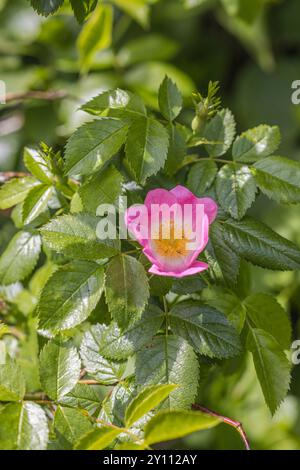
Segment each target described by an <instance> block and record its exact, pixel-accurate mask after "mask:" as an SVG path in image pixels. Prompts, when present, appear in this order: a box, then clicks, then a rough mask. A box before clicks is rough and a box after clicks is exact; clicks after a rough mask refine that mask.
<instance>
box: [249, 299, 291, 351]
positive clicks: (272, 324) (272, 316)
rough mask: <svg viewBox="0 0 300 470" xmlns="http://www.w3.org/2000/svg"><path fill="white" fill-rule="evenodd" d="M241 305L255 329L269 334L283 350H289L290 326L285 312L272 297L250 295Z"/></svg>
mask: <svg viewBox="0 0 300 470" xmlns="http://www.w3.org/2000/svg"><path fill="white" fill-rule="evenodd" d="M243 304H244V306H245V308H246V311H247V315H248V318H249V319H250V321H251V323H253V325H254V327H255V328H259V329H261V330H265V331H266V332H267V333H270V334H271V335H272V336H273V337H274V338H275V339H276V341H277V342H278V343H279V344H280V346H281V347H282V348H283V349H290V346H291V324H290V321H289V319H288V316H287V314H286V312H285V311H284V309H283V308H282V307H281V305H280V304H279V303H278V302H277V300H276V299H274V297H272V296H271V295H268V294H252V295H249V297H247V298H246V299H245V300H244V302H243Z"/></svg>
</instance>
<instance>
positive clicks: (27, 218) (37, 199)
mask: <svg viewBox="0 0 300 470" xmlns="http://www.w3.org/2000/svg"><path fill="white" fill-rule="evenodd" d="M53 194H54V188H53V186H49V185H48V184H39V185H38V186H35V187H34V188H32V189H31V190H30V191H29V193H28V194H27V196H26V198H25V201H24V204H23V206H22V217H23V223H24V225H27V224H30V223H31V222H32V221H33V220H34V219H36V218H37V217H38V216H39V215H40V214H42V213H43V212H44V211H45V210H46V209H47V207H48V202H49V201H50V199H51V198H52V196H53Z"/></svg>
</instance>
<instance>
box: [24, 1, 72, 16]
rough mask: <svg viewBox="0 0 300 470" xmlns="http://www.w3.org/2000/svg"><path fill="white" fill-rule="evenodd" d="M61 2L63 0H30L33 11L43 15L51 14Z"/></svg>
mask: <svg viewBox="0 0 300 470" xmlns="http://www.w3.org/2000/svg"><path fill="white" fill-rule="evenodd" d="M63 2H64V0H30V3H31V5H32V6H33V8H34V9H35V11H36V12H37V13H39V14H40V15H43V16H48V15H52V14H53V13H54V12H55V11H56V10H58V9H59V7H61V5H62V4H63Z"/></svg>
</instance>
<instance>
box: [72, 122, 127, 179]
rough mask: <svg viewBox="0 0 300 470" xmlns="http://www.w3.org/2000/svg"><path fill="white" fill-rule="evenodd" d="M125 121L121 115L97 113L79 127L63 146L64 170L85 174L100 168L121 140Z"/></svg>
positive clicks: (123, 134)
mask: <svg viewBox="0 0 300 470" xmlns="http://www.w3.org/2000/svg"><path fill="white" fill-rule="evenodd" d="M127 129H128V127H127V124H126V123H125V122H123V121H121V120H120V119H116V118H112V117H100V118H99V119H97V120H95V121H92V122H88V123H86V124H84V125H83V126H81V127H79V128H78V129H77V130H76V131H75V132H74V134H73V135H72V136H71V137H70V139H69V140H68V143H67V146H66V154H65V159H66V164H65V172H66V173H67V174H69V175H77V174H81V175H88V174H90V173H93V172H94V171H95V170H99V169H100V168H101V167H102V166H103V165H104V163H105V162H107V161H108V160H109V159H110V158H111V157H112V156H113V155H115V154H116V153H117V152H118V150H119V149H120V147H121V146H122V145H123V144H124V142H125V138H126V134H127Z"/></svg>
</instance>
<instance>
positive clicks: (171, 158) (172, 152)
mask: <svg viewBox="0 0 300 470" xmlns="http://www.w3.org/2000/svg"><path fill="white" fill-rule="evenodd" d="M167 130H168V132H169V149H168V155H167V160H166V164H165V171H166V172H167V173H168V175H170V176H172V175H174V174H175V173H176V172H177V170H178V169H179V168H180V166H181V163H182V160H183V159H184V157H185V155H186V143H185V135H184V132H183V130H182V128H181V127H179V126H176V125H175V124H173V123H172V122H170V123H168V125H167Z"/></svg>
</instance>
